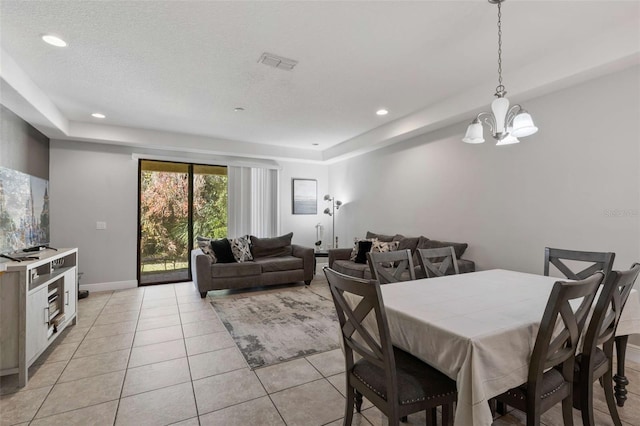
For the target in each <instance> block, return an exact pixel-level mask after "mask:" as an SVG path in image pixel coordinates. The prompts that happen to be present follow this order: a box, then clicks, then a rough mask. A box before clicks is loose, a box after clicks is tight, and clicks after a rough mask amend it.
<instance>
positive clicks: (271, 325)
mask: <svg viewBox="0 0 640 426" xmlns="http://www.w3.org/2000/svg"><path fill="white" fill-rule="evenodd" d="M314 285H315V286H317V287H316V288H315V289H314V288H312V287H314ZM211 304H212V305H213V308H214V309H215V310H216V312H217V313H218V316H219V317H220V319H221V320H222V322H223V323H224V325H225V327H226V328H227V330H228V331H229V333H231V336H232V337H233V340H234V341H235V342H236V345H237V346H238V348H239V349H240V351H241V352H242V354H243V355H244V357H245V359H246V360H247V363H248V364H249V366H250V367H251V368H258V367H264V366H266V365H271V364H277V363H279V362H283V361H287V360H290V359H294V358H299V357H302V356H307V355H311V354H314V353H318V352H325V351H329V350H332V349H336V348H339V347H340V343H339V338H340V334H339V333H340V328H339V325H338V317H337V316H336V312H335V306H334V305H333V300H332V299H331V296H330V293H329V289H328V288H327V284H326V282H322V281H320V282H318V281H314V283H312V284H311V286H310V287H307V286H305V287H294V288H285V289H279V290H273V291H265V292H260V293H258V294H253V295H252V294H251V293H247V294H246V295H245V294H240V295H234V296H227V297H221V298H216V297H214V299H213V301H212V302H211Z"/></svg>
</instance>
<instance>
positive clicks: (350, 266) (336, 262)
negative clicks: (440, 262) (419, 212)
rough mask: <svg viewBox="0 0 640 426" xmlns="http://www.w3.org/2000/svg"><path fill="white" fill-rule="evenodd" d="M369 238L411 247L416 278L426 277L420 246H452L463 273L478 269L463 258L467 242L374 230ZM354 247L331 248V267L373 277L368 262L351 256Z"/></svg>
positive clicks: (352, 273)
mask: <svg viewBox="0 0 640 426" xmlns="http://www.w3.org/2000/svg"><path fill="white" fill-rule="evenodd" d="M365 238H367V239H373V238H377V239H378V240H379V241H383V242H392V241H398V248H397V250H406V249H410V250H411V253H412V254H413V263H414V270H415V273H416V278H425V274H424V272H422V268H421V267H420V266H419V263H418V260H417V254H416V250H417V249H419V248H436V247H447V246H452V247H453V248H454V251H455V252H456V257H457V258H458V261H457V262H458V269H459V271H460V273H461V274H463V273H466V272H474V271H475V270H476V265H475V263H474V262H473V261H471V260H467V259H462V258H461V256H462V255H463V253H464V251H465V250H466V249H467V246H468V245H467V244H466V243H453V242H447V241H437V240H430V239H428V238H427V237H424V236H421V237H405V236H404V235H400V234H396V235H383V234H376V233H373V232H370V231H369V232H367V235H366V237H365ZM352 250H353V249H350V248H339V249H330V250H329V259H328V260H329V267H330V268H331V269H334V270H336V271H338V272H341V273H343V274H346V275H350V276H352V277H356V278H364V279H371V271H370V269H369V264H368V263H356V262H354V261H352V260H350V258H351V252H352ZM453 272H454V269H453V266H452V267H450V268H449V269H448V270H447V272H446V274H447V275H449V274H453Z"/></svg>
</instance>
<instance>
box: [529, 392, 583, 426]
mask: <svg viewBox="0 0 640 426" xmlns="http://www.w3.org/2000/svg"><path fill="white" fill-rule="evenodd" d="M562 419H563V420H564V426H573V395H572V394H570V395H569V396H568V397H566V398H565V399H563V400H562ZM528 425H529V422H527V426H528ZM538 425H540V414H538V420H537V423H536V426H538Z"/></svg>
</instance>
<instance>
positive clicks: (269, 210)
mask: <svg viewBox="0 0 640 426" xmlns="http://www.w3.org/2000/svg"><path fill="white" fill-rule="evenodd" d="M227 176H228V185H229V191H228V215H229V219H228V223H227V227H228V234H229V235H228V236H229V237H230V238H235V237H239V236H242V235H247V234H249V235H255V236H256V237H274V236H277V235H279V231H280V230H279V220H278V217H279V214H278V213H279V212H278V205H279V203H278V171H277V170H273V169H266V168H252V167H235V166H229V167H228V169H227Z"/></svg>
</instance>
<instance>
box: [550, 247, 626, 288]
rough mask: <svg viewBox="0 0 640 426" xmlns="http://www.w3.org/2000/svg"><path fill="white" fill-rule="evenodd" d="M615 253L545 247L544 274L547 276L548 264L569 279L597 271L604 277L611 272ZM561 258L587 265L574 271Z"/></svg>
mask: <svg viewBox="0 0 640 426" xmlns="http://www.w3.org/2000/svg"><path fill="white" fill-rule="evenodd" d="M615 257H616V254H615V253H610V252H608V253H606V252H595V251H577V250H564V249H557V248H550V247H545V249H544V275H545V276H549V265H553V266H555V267H556V268H557V269H558V271H560V272H561V273H562V274H563V275H564V276H565V277H567V278H568V279H570V280H583V279H585V278H587V277H589V276H591V275H593V274H594V273H595V272H597V271H602V272H604V275H605V278H606V276H607V275H608V274H609V272H611V268H612V267H613V260H614V259H615ZM563 260H565V261H566V260H568V261H576V262H581V263H583V264H584V263H587V264H588V266H587V267H586V268H584V269H583V270H581V271H578V272H574V271H573V270H572V269H571V268H569V267H568V266H567V265H566V264H565V263H564V262H563Z"/></svg>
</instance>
